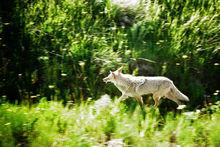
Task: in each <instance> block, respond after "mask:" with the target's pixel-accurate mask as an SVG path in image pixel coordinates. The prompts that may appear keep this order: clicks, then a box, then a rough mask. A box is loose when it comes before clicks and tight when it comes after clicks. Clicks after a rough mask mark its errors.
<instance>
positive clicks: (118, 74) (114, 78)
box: [103, 66, 123, 83]
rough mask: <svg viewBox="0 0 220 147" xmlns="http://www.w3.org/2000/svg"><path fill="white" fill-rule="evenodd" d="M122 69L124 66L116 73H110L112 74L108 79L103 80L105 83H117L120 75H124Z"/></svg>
mask: <svg viewBox="0 0 220 147" xmlns="http://www.w3.org/2000/svg"><path fill="white" fill-rule="evenodd" d="M122 68H123V66H122V67H120V68H119V69H117V70H116V71H114V72H112V71H110V74H109V75H108V76H107V77H105V78H104V79H103V81H104V82H106V83H107V82H112V83H114V82H116V80H117V77H118V76H120V74H121V73H122Z"/></svg>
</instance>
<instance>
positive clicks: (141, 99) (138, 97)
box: [134, 95, 144, 106]
mask: <svg viewBox="0 0 220 147" xmlns="http://www.w3.org/2000/svg"><path fill="white" fill-rule="evenodd" d="M134 98H135V99H136V100H137V102H138V103H139V104H140V106H143V105H144V102H143V98H142V96H140V95H136V96H134Z"/></svg>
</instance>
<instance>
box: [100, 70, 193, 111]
mask: <svg viewBox="0 0 220 147" xmlns="http://www.w3.org/2000/svg"><path fill="white" fill-rule="evenodd" d="M122 68H123V67H120V68H119V69H117V70H116V71H114V72H112V71H110V74H109V75H108V76H107V77H105V78H104V79H103V81H104V82H106V83H107V82H111V83H113V84H114V85H115V86H116V87H117V88H118V89H119V90H120V91H121V93H122V95H121V97H120V98H119V99H118V101H119V102H120V101H123V100H125V99H127V98H128V97H134V98H135V99H136V100H137V101H138V103H139V104H140V105H141V106H143V104H144V103H143V99H142V95H145V94H153V99H154V106H155V107H157V106H158V105H159V100H160V99H161V98H168V99H170V100H172V101H174V102H176V103H177V105H178V106H181V101H189V98H188V97H187V96H186V95H184V94H183V93H181V92H180V91H179V90H178V89H177V88H176V86H175V85H174V84H173V81H171V80H170V79H168V78H166V77H163V76H155V77H145V76H133V75H130V74H123V73H122Z"/></svg>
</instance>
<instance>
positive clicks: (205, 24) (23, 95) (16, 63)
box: [0, 0, 220, 132]
mask: <svg viewBox="0 0 220 147" xmlns="http://www.w3.org/2000/svg"><path fill="white" fill-rule="evenodd" d="M219 13H220V3H219V2H218V1H217V0H193V1H190V0H187V1H184V2H183V1H177V0H169V1H162V0H154V1H151V0H146V1H141V2H140V5H138V6H136V7H121V6H118V5H114V4H112V3H111V1H110V0H63V1H57V0H48V1H45V0H37V1H36V0H33V1H28V0H23V1H19V0H8V1H1V9H0V14H1V17H0V22H1V24H0V33H1V37H0V38H1V39H0V46H1V51H0V56H1V62H0V64H1V67H0V68H1V72H0V77H1V81H0V94H1V96H2V98H4V99H6V100H9V101H11V102H18V103H20V102H21V101H23V102H27V103H30V104H31V103H35V102H38V101H39V99H40V98H41V97H46V98H47V99H48V100H62V101H63V102H64V103H65V104H66V103H67V102H68V101H74V102H79V101H82V100H85V99H88V98H93V99H96V98H98V97H99V96H100V95H101V94H104V93H108V94H110V95H114V96H115V95H119V92H118V90H117V89H116V88H114V87H113V86H108V85H104V83H103V82H102V78H103V77H104V76H106V75H107V74H108V72H109V70H114V69H116V68H117V67H119V66H121V65H126V72H129V73H137V74H139V75H140V74H142V73H141V72H140V71H141V70H142V69H140V67H138V66H135V67H133V68H130V67H131V66H130V65H131V64H133V62H136V61H138V60H137V59H139V58H141V59H146V61H147V60H148V59H149V60H152V61H154V64H153V65H152V66H153V69H154V71H155V72H154V73H153V74H154V75H164V76H167V77H169V78H170V79H172V80H173V81H174V83H175V84H176V85H177V87H178V88H179V89H180V90H181V91H183V93H185V94H186V95H188V96H189V98H190V108H192V109H193V108H196V107H200V106H204V105H208V104H209V103H213V102H214V101H216V100H218V99H215V98H213V99H212V97H213V93H215V91H216V90H219V84H218V82H217V81H220V76H219V75H220V69H219V59H220V58H219V57H220V52H219V48H220V25H219V20H220V17H219ZM150 74H152V73H148V74H144V75H145V76H147V75H150ZM217 95H218V93H217ZM214 97H215V95H214ZM1 101H3V99H2V100H1ZM109 123H113V122H111V121H110V122H109ZM106 129H107V132H108V130H109V129H110V130H112V129H113V128H112V129H111V128H106Z"/></svg>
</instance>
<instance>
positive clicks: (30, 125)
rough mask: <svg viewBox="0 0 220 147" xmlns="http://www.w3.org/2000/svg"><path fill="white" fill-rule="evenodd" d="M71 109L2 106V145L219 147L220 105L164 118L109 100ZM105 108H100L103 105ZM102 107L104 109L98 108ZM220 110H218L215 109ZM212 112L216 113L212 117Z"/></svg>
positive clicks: (50, 103)
mask: <svg viewBox="0 0 220 147" xmlns="http://www.w3.org/2000/svg"><path fill="white" fill-rule="evenodd" d="M103 100H104V101H101V103H100V102H99V101H96V102H95V103H94V101H84V102H82V103H81V104H74V105H73V104H70V103H69V104H67V105H66V107H64V106H63V105H62V103H60V102H55V101H47V100H46V99H41V101H40V102H39V103H38V104H35V105H32V107H28V106H27V105H11V104H8V103H5V104H0V146H2V147H10V146H33V147H34V146H57V147H62V146H107V145H108V144H109V143H110V142H111V144H113V146H117V145H116V141H120V142H121V143H122V144H123V145H124V146H150V147H151V146H174V145H175V146H218V145H219V143H220V138H219V133H220V127H219V123H220V104H219V102H218V103H216V104H215V105H213V106H211V107H206V108H204V109H202V110H197V111H193V112H184V113H182V114H177V115H174V114H173V113H169V114H167V115H166V117H161V115H160V113H159V111H158V109H155V108H149V107H146V109H145V110H146V112H147V113H146V117H145V118H144V119H143V118H142V117H140V114H141V110H140V109H139V107H137V108H136V109H135V110H134V111H132V112H131V111H129V107H127V106H126V105H124V104H122V103H120V104H116V103H115V102H113V101H111V99H110V101H109V100H108V99H103ZM103 104H104V107H101V106H103ZM96 105H100V107H95V106H96ZM214 107H215V108H214ZM210 110H214V111H213V112H212V113H209V111H210Z"/></svg>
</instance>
